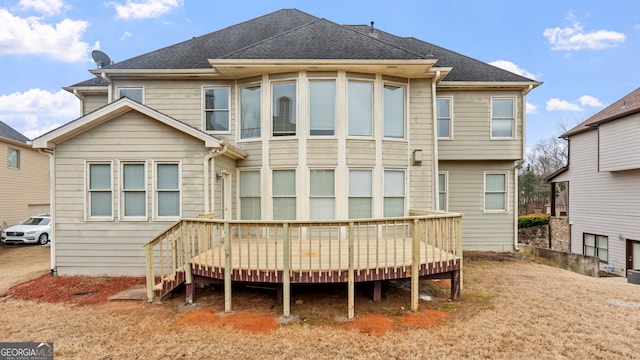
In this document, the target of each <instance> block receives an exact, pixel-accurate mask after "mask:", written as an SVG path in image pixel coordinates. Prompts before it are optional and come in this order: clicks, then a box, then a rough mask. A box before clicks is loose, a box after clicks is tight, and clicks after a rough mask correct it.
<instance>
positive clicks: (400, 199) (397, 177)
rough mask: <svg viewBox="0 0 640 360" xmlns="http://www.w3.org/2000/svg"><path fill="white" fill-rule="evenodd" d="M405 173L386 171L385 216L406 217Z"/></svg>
mask: <svg viewBox="0 0 640 360" xmlns="http://www.w3.org/2000/svg"><path fill="white" fill-rule="evenodd" d="M404 188H405V187H404V171H399V170H385V171H384V216H385V217H400V216H404V196H405V190H404Z"/></svg>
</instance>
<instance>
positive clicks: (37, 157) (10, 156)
mask: <svg viewBox="0 0 640 360" xmlns="http://www.w3.org/2000/svg"><path fill="white" fill-rule="evenodd" d="M29 141H30V140H29V139H28V138H27V137H26V136H24V135H22V134H20V133H19V132H18V131H16V130H15V129H13V128H11V127H10V126H9V125H7V124H5V123H4V122H2V121H0V169H1V170H0V229H3V228H6V227H8V226H11V225H15V224H17V223H19V222H20V221H22V220H24V219H26V218H28V217H29V216H31V215H35V214H44V213H48V212H49V156H48V155H46V154H44V153H42V152H39V151H38V150H34V149H32V148H31V146H30V145H29V144H28V142H29Z"/></svg>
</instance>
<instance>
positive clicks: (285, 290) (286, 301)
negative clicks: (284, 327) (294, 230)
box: [282, 223, 291, 317]
mask: <svg viewBox="0 0 640 360" xmlns="http://www.w3.org/2000/svg"><path fill="white" fill-rule="evenodd" d="M282 231H283V232H284V234H283V235H284V236H283V238H282V246H283V247H284V248H283V249H282V250H283V252H282V315H283V316H284V317H289V316H291V263H290V258H289V252H290V247H289V246H290V241H289V240H290V239H289V224H288V223H284V224H282Z"/></svg>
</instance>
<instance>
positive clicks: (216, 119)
mask: <svg viewBox="0 0 640 360" xmlns="http://www.w3.org/2000/svg"><path fill="white" fill-rule="evenodd" d="M204 123H205V129H206V130H207V131H229V89H228V88H218V87H211V88H204Z"/></svg>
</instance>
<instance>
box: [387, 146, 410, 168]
mask: <svg viewBox="0 0 640 360" xmlns="http://www.w3.org/2000/svg"><path fill="white" fill-rule="evenodd" d="M382 165H383V166H384V167H393V166H398V167H403V168H406V167H407V166H408V165H409V144H408V143H407V142H405V141H383V142H382Z"/></svg>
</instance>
